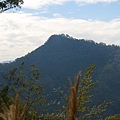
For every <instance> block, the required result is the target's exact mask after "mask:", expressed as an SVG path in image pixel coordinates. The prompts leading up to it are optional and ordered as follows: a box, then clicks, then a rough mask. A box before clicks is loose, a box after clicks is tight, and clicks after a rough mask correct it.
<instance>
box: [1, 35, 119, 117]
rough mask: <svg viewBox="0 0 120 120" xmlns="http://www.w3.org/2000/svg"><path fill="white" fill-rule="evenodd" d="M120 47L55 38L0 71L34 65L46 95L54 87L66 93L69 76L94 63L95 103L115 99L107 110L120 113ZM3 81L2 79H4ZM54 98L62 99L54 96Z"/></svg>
mask: <svg viewBox="0 0 120 120" xmlns="http://www.w3.org/2000/svg"><path fill="white" fill-rule="evenodd" d="M119 58H120V47H118V46H114V45H112V46H110V45H109V46H107V45H105V44H103V43H100V44H98V43H95V42H93V41H85V40H77V39H74V38H71V37H69V36H65V35H53V36H51V37H50V38H49V39H48V41H47V42H46V43H45V44H44V45H43V46H41V47H39V48H38V49H36V50H35V51H33V52H31V53H29V54H28V55H26V56H25V57H22V58H19V59H16V61H15V62H13V63H10V64H7V63H6V64H1V65H0V72H1V73H6V72H7V71H9V70H11V69H13V68H15V67H17V66H20V65H21V63H22V62H24V63H25V67H26V68H28V66H29V65H30V64H33V63H34V64H35V65H36V66H37V67H38V68H39V69H40V72H41V75H40V80H41V81H42V83H43V84H45V85H47V87H46V89H47V90H46V92H47V93H51V94H52V89H53V88H54V87H56V88H57V87H61V89H62V90H65V91H66V87H68V77H69V78H70V79H74V76H75V75H76V73H77V72H78V71H79V70H81V71H85V69H86V68H87V67H88V66H89V65H90V64H92V63H94V64H95V70H94V73H93V80H97V83H96V84H95V89H94V91H93V92H94V94H95V96H94V99H93V101H94V103H99V102H101V101H104V100H108V99H109V100H112V101H113V103H112V105H110V107H109V108H108V113H107V114H109V115H114V114H118V113H120V92H119V91H120V87H119V86H120V80H119V78H120V59H119ZM0 80H1V82H2V83H3V82H4V81H3V78H2V76H1V79H0ZM52 95H53V96H52V98H53V99H54V98H59V97H58V96H56V95H54V94H52Z"/></svg>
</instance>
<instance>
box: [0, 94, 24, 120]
mask: <svg viewBox="0 0 120 120" xmlns="http://www.w3.org/2000/svg"><path fill="white" fill-rule="evenodd" d="M2 110H3V113H0V118H2V119H3V120H24V111H23V112H22V113H21V114H20V104H19V102H18V94H17V95H16V97H15V104H12V105H10V106H9V108H8V107H7V106H6V105H5V103H2Z"/></svg>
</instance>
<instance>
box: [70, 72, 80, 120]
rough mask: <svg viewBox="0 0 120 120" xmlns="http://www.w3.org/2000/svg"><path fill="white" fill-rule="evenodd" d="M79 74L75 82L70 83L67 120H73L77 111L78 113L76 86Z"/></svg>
mask: <svg viewBox="0 0 120 120" xmlns="http://www.w3.org/2000/svg"><path fill="white" fill-rule="evenodd" d="M80 75H81V73H80V72H79V73H78V76H77V80H76V82H75V83H74V84H72V82H71V81H70V88H71V92H70V96H69V110H68V119H69V120H75V117H76V114H77V111H78V107H77V105H78V101H77V93H78V86H79V81H80Z"/></svg>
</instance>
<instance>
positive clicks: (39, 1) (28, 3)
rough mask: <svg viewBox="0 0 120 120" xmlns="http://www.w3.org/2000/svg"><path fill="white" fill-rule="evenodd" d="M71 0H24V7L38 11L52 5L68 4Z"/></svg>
mask: <svg viewBox="0 0 120 120" xmlns="http://www.w3.org/2000/svg"><path fill="white" fill-rule="evenodd" d="M67 1H70V0H35V1H33V0H24V4H23V7H25V8H32V9H38V8H41V7H43V6H46V5H52V4H60V5H61V4H62V3H64V2H67Z"/></svg>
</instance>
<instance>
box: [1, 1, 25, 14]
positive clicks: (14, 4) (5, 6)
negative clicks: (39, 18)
mask: <svg viewBox="0 0 120 120" xmlns="http://www.w3.org/2000/svg"><path fill="white" fill-rule="evenodd" d="M23 3H24V2H23V0H0V13H2V12H4V11H7V10H9V9H13V8H16V9H17V8H20V7H21V5H22V4H23Z"/></svg>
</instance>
